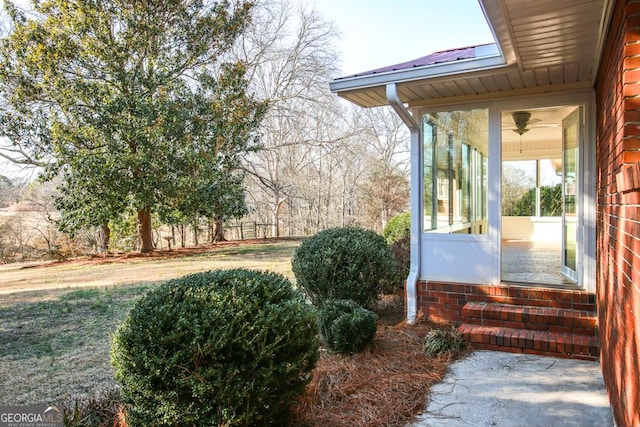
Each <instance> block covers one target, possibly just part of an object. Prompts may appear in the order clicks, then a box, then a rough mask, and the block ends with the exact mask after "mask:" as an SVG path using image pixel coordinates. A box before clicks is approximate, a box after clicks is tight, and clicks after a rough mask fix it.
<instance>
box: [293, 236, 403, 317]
mask: <svg viewBox="0 0 640 427" xmlns="http://www.w3.org/2000/svg"><path fill="white" fill-rule="evenodd" d="M291 263H292V269H293V273H294V274H295V276H296V283H297V285H298V286H299V287H300V288H302V289H303V290H304V292H305V293H306V294H307V296H308V297H309V299H310V300H311V302H312V303H313V304H314V305H316V306H318V307H320V306H322V304H323V302H324V301H326V300H329V299H350V300H354V301H355V302H357V303H358V304H360V305H362V306H363V307H365V308H368V307H370V306H371V305H372V304H373V303H374V302H375V301H377V300H378V298H379V297H380V292H381V290H382V289H383V288H385V287H388V286H389V284H390V283H391V282H392V281H394V279H395V278H396V277H397V269H396V263H395V260H394V258H393V253H392V252H391V249H390V248H389V246H388V245H387V242H386V241H385V239H384V237H382V236H380V235H379V234H376V233H374V232H373V231H370V230H365V229H362V228H357V227H343V228H331V229H328V230H324V231H321V232H319V233H318V234H316V235H314V236H312V237H310V238H308V239H306V240H305V241H304V242H302V244H300V246H298V248H297V249H296V251H295V253H294V254H293V259H292V261H291Z"/></svg>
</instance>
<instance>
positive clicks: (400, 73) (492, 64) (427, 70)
mask: <svg viewBox="0 0 640 427" xmlns="http://www.w3.org/2000/svg"><path fill="white" fill-rule="evenodd" d="M505 65H507V64H506V62H505V60H504V58H503V57H502V55H493V56H487V57H484V58H474V59H461V60H458V61H455V62H447V63H444V64H435V65H426V66H424V67H416V68H410V69H407V70H397V71H388V72H386V73H380V74H371V75H365V76H356V77H348V78H341V79H337V80H334V81H332V82H331V83H329V88H330V89H331V92H333V93H340V92H345V91H351V90H358V89H365V88H370V87H377V86H385V85H387V84H389V83H406V82H411V81H416V80H425V79H429V78H437V77H446V76H453V75H457V74H466V73H470V72H475V71H483V70H490V69H494V68H500V67H504V66H505Z"/></svg>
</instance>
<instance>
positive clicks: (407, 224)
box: [382, 212, 411, 245]
mask: <svg viewBox="0 0 640 427" xmlns="http://www.w3.org/2000/svg"><path fill="white" fill-rule="evenodd" d="M382 235H383V236H384V237H385V239H387V243H389V244H390V245H391V244H393V243H394V242H396V241H398V240H400V239H404V238H407V237H411V213H410V212H403V213H400V214H398V215H396V216H394V217H393V218H391V219H390V220H389V222H388V223H387V226H386V227H385V228H384V230H383V231H382Z"/></svg>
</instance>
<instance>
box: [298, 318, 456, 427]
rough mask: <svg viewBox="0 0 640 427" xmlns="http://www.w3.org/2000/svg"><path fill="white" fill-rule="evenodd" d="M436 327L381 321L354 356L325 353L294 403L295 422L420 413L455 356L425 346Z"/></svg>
mask: <svg viewBox="0 0 640 427" xmlns="http://www.w3.org/2000/svg"><path fill="white" fill-rule="evenodd" d="M435 327H437V325H434V324H432V323H429V322H427V321H426V320H423V319H419V320H418V321H417V322H416V323H414V324H413V325H409V324H407V323H406V322H402V323H399V324H397V325H395V326H387V325H384V324H382V325H381V326H379V328H378V331H377V333H376V339H375V342H374V344H373V346H372V347H371V348H370V349H368V350H365V351H364V352H362V353H359V354H356V355H353V356H341V355H336V354H326V353H324V354H323V356H322V357H321V359H320V361H319V362H318V364H317V366H316V368H315V370H314V371H313V378H312V380H311V383H310V384H309V385H308V386H307V390H306V393H305V395H304V396H303V397H302V398H301V399H300V400H299V402H298V405H297V407H296V408H295V412H294V418H293V423H292V424H293V425H296V426H309V427H311V426H326V425H336V426H337V425H348V426H404V425H406V424H407V423H408V422H410V421H411V420H413V419H414V417H415V416H416V415H418V414H420V413H421V412H422V411H423V410H424V408H425V406H426V399H427V395H428V394H429V390H430V388H431V386H432V385H433V384H434V383H437V382H439V381H441V380H442V377H443V376H444V374H445V372H446V370H447V367H448V366H449V365H450V364H451V363H452V358H451V357H447V356H440V357H437V358H431V357H428V356H426V355H425V354H424V352H423V350H422V348H423V344H424V337H425V335H426V333H427V332H428V331H429V330H431V329H433V328H435Z"/></svg>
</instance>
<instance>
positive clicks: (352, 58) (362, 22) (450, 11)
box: [302, 0, 493, 75]
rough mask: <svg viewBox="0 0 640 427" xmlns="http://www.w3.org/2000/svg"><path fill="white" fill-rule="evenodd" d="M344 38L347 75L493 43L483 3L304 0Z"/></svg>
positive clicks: (459, 0)
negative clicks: (435, 53)
mask: <svg viewBox="0 0 640 427" xmlns="http://www.w3.org/2000/svg"><path fill="white" fill-rule="evenodd" d="M302 1H303V2H305V1H306V3H308V4H309V5H311V6H313V7H314V8H315V9H316V10H318V12H320V14H321V15H322V16H323V17H324V18H325V19H326V20H328V21H333V22H334V23H335V25H336V27H337V29H338V30H339V31H340V33H341V37H340V39H339V43H338V46H337V48H338V50H339V53H340V57H341V58H342V71H343V75H348V74H355V73H357V72H361V71H366V70H370V69H375V68H378V67H383V66H386V65H392V64H396V63H400V62H404V61H407V60H410V59H415V58H419V57H421V56H425V55H428V54H430V53H433V52H438V51H441V50H446V49H452V48H456V47H465V46H473V45H478V44H483V43H493V36H492V34H491V31H490V30H489V27H488V25H487V23H486V20H485V18H484V15H483V13H482V10H481V9H480V5H479V4H478V0H302Z"/></svg>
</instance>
